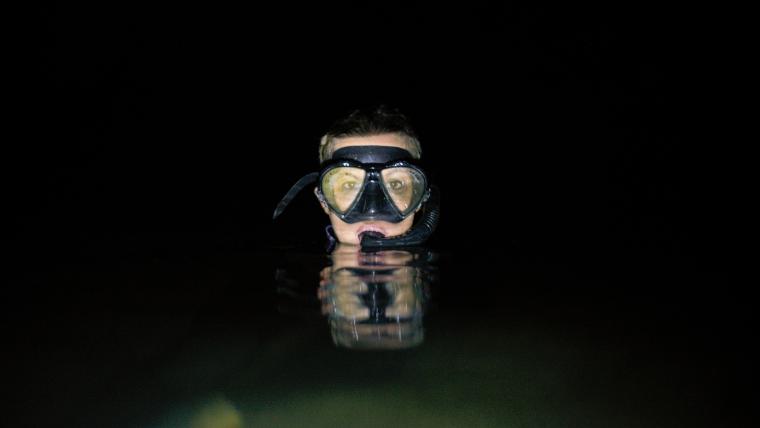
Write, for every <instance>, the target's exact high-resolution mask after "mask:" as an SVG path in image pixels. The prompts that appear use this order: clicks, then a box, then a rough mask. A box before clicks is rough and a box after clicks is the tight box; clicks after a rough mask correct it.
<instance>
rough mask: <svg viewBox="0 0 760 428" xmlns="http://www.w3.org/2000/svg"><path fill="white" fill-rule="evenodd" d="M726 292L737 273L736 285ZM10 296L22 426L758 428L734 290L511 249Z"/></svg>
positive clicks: (116, 268) (230, 266)
mask: <svg viewBox="0 0 760 428" xmlns="http://www.w3.org/2000/svg"><path fill="white" fill-rule="evenodd" d="M721 281H724V282H723V283H721ZM15 285H16V286H17V287H23V290H24V291H22V292H20V295H19V297H15V298H14V300H13V301H12V302H9V301H6V310H5V313H4V321H5V322H4V324H5V325H6V327H7V326H10V327H12V328H11V329H10V331H9V333H8V334H6V335H5V346H4V349H5V351H4V352H5V353H6V356H8V355H9V356H11V359H10V363H7V364H8V365H7V366H6V369H9V370H8V371H9V375H8V376H6V381H5V386H6V387H5V391H6V393H7V395H8V398H7V402H8V403H10V406H9V407H8V409H9V411H8V412H7V413H6V414H5V419H6V420H8V421H10V422H11V424H9V425H6V426H67V427H68V426H72V427H73V426H77V427H79V426H81V427H212V426H213V427H237V426H241V427H254V426H255V427H279V426H283V427H291V426H292V427H296V426H316V427H320V426H325V427H327V426H370V427H374V426H377V427H388V426H436V427H461V426H487V427H502V426H516V427H522V426H524V427H536V426H539V427H540V426H546V427H571V426H577V427H674V426H683V427H693V426H710V427H716V426H740V425H741V423H742V421H745V420H746V416H747V415H746V414H744V413H743V411H742V410H741V409H742V404H743V403H744V402H746V400H748V397H749V396H748V395H745V392H744V390H743V386H745V385H747V384H748V382H749V380H748V379H747V377H746V376H747V375H746V373H748V372H750V371H752V369H751V366H750V363H751V361H750V358H749V356H748V353H747V349H748V345H747V341H748V340H749V338H748V336H745V334H746V332H747V331H748V328H747V327H746V325H743V324H742V323H744V322H748V320H749V319H750V315H749V314H748V313H744V312H742V311H743V310H745V309H746V308H747V307H748V304H746V303H740V302H738V301H736V300H734V299H732V298H730V297H727V294H717V293H713V292H712V291H710V290H711V289H712V290H717V289H721V288H722V289H723V290H724V291H725V290H726V287H729V288H730V284H726V283H725V278H720V277H716V276H715V275H709V274H704V275H701V276H700V275H696V274H694V272H692V271H679V268H677V267H673V268H671V269H649V270H647V269H644V268H640V269H639V270H636V269H623V268H621V267H616V268H614V269H612V268H608V267H605V266H604V265H595V264H594V263H593V262H592V263H585V264H584V263H581V264H576V265H573V264H571V263H556V262H549V261H542V260H539V259H525V258H522V259H521V258H519V257H515V256H514V254H509V253H508V252H496V251H484V252H480V253H477V252H465V251H459V252H443V253H439V252H432V251H427V250H419V251H411V252H405V251H395V252H386V253H379V254H378V253H373V254H359V253H356V252H355V251H351V250H350V249H349V250H346V249H345V248H344V249H342V250H341V251H340V252H339V254H336V255H335V256H333V257H332V258H330V257H328V256H327V254H326V253H320V252H316V251H315V252H312V253H303V252H298V251H296V250H282V249H280V250H271V251H266V252H251V253H246V252H230V253H227V254H218V255H215V256H204V257H195V258H193V257H178V258H166V257H165V258H155V259H153V260H144V259H143V260H131V261H128V260H123V261H120V262H115V261H110V262H103V261H100V262H96V261H95V259H93V260H91V261H90V262H88V261H87V260H80V261H79V262H77V263H74V262H69V263H64V264H59V265H57V266H56V267H55V268H50V269H47V270H44V271H29V272H27V273H25V274H22V275H20V276H19V277H18V279H16V280H15Z"/></svg>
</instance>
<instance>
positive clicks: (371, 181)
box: [317, 159, 430, 223]
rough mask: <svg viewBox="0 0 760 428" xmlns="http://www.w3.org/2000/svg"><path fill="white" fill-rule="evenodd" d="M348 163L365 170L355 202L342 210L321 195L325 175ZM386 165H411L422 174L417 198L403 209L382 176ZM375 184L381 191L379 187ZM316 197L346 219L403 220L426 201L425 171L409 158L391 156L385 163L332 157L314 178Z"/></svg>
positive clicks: (392, 221) (428, 189)
mask: <svg viewBox="0 0 760 428" xmlns="http://www.w3.org/2000/svg"><path fill="white" fill-rule="evenodd" d="M340 167H350V168H359V169H362V170H364V171H365V172H366V175H365V177H364V181H363V182H362V183H361V188H360V190H359V193H358V194H357V196H356V198H355V200H354V202H353V203H352V204H351V205H350V206H349V207H348V208H346V209H345V210H343V211H341V210H340V209H338V207H335V206H333V204H331V203H329V201H328V200H327V198H325V196H324V193H325V192H324V189H323V183H324V177H325V175H327V174H328V173H329V172H330V171H332V170H333V169H335V168H340ZM387 168H410V169H413V170H415V171H417V172H418V173H419V177H421V178H422V180H423V183H422V189H424V190H423V191H422V192H423V193H422V196H421V197H419V200H418V201H416V202H414V203H413V204H411V205H410V206H409V207H408V208H407V209H406V210H404V211H401V210H400V209H399V208H398V207H397V206H396V205H395V204H394V203H393V202H392V197H391V195H390V194H389V191H388V189H387V188H386V186H385V185H384V183H383V180H382V178H381V171H382V170H384V169H387ZM378 188H379V190H380V191H378ZM317 189H318V193H317V197H318V198H319V200H320V201H321V202H323V203H324V204H325V205H327V207H328V208H329V209H330V210H331V211H332V212H333V213H335V215H336V216H337V217H338V218H340V219H341V220H343V221H345V222H346V223H356V222H359V221H365V220H366V221H369V220H381V221H388V222H391V223H398V222H400V221H403V220H404V219H406V218H407V217H409V216H410V215H412V214H414V213H415V212H416V211H417V210H418V209H419V207H421V206H422V205H423V204H424V203H425V202H427V200H428V198H429V197H430V187H429V185H428V179H427V175H426V174H425V172H424V171H423V170H422V168H420V167H419V166H418V165H417V163H416V162H413V161H410V160H393V161H389V162H386V163H369V164H367V163H362V162H358V161H355V160H352V159H335V160H332V161H330V162H328V163H326V164H325V165H324V166H323V168H322V170H321V172H320V174H319V179H318V181H317Z"/></svg>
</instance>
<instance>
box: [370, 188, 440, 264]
mask: <svg viewBox="0 0 760 428" xmlns="http://www.w3.org/2000/svg"><path fill="white" fill-rule="evenodd" d="M439 217H440V195H439V194H438V188H437V187H436V186H430V198H429V199H428V200H427V202H426V203H425V206H424V208H423V217H422V219H420V221H418V222H417V224H415V225H414V226H412V228H411V229H409V231H408V232H407V233H405V234H403V235H401V236H397V237H394V238H384V237H383V236H382V235H381V234H379V233H376V232H366V233H363V234H362V240H361V246H362V248H372V249H383V248H393V247H411V246H415V245H420V244H422V243H424V242H425V241H427V239H428V238H429V237H430V235H432V234H433V232H434V231H435V228H436V226H438V219H439Z"/></svg>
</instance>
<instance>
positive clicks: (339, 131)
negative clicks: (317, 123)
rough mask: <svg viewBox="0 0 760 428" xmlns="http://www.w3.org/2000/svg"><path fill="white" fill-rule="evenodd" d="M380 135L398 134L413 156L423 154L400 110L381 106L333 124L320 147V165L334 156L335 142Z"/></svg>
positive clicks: (415, 136) (357, 111) (352, 113)
mask: <svg viewBox="0 0 760 428" xmlns="http://www.w3.org/2000/svg"><path fill="white" fill-rule="evenodd" d="M379 134H399V135H401V136H402V137H403V138H404V139H405V140H406V143H407V144H408V146H409V151H410V152H411V153H412V156H414V157H415V158H419V157H420V155H421V154H422V149H421V147H420V142H419V140H418V139H417V135H416V134H415V132H414V130H413V129H412V126H411V124H410V123H409V120H408V119H407V118H406V116H404V115H403V114H402V113H401V112H400V111H398V109H395V108H388V107H386V106H384V105H380V106H378V107H375V108H373V109H370V110H361V109H360V110H354V111H353V112H351V113H350V114H349V115H348V116H345V117H343V118H341V119H339V120H337V121H335V123H333V125H332V126H331V127H330V129H328V130H327V133H326V134H325V135H324V136H323V137H322V141H321V142H320V144H319V161H320V162H324V161H325V160H327V159H329V158H330V156H332V152H333V147H334V145H335V144H334V142H335V139H336V138H345V137H366V136H371V135H379Z"/></svg>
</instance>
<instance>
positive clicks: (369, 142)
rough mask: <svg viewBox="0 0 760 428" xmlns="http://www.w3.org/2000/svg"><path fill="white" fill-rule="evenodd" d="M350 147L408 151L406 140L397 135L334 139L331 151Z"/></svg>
mask: <svg viewBox="0 0 760 428" xmlns="http://www.w3.org/2000/svg"><path fill="white" fill-rule="evenodd" d="M350 146H386V147H399V148H402V149H406V150H409V145H408V144H407V142H406V139H405V138H403V137H401V136H400V135H399V134H379V135H367V136H362V137H344V138H336V139H335V145H334V147H333V151H335V150H338V149H342V148H344V147H350Z"/></svg>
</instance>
